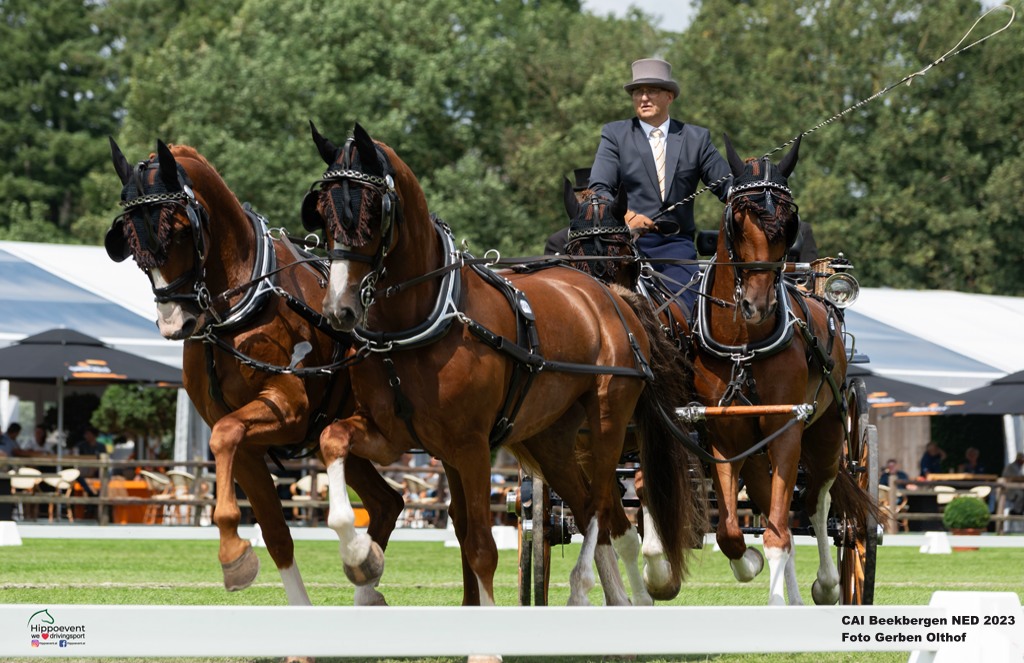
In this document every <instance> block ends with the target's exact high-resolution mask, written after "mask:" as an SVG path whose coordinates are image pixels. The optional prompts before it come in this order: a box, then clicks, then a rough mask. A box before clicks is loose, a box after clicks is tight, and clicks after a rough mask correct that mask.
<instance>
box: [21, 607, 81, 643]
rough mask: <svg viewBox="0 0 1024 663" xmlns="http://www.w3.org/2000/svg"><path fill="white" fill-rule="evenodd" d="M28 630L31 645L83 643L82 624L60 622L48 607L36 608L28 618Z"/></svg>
mask: <svg viewBox="0 0 1024 663" xmlns="http://www.w3.org/2000/svg"><path fill="white" fill-rule="evenodd" d="M27 625H28V632H29V639H30V641H31V645H32V646H33V647H60V648H63V647H69V646H73V645H84V644H85V625H84V624H62V623H60V622H58V621H57V620H56V619H54V617H53V615H51V614H50V609H49V608H46V609H44V610H38V611H36V612H34V613H32V616H31V617H29V618H28V624H27Z"/></svg>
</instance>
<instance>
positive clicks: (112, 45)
mask: <svg viewBox="0 0 1024 663" xmlns="http://www.w3.org/2000/svg"><path fill="white" fill-rule="evenodd" d="M101 13H102V4H101V3H96V2H86V1H83V0H54V1H53V2H32V1H31V0H4V1H3V2H0V53H2V54H3V55H2V60H3V62H4V66H3V67H2V68H0V88H2V89H3V90H4V94H3V95H2V96H0V200H2V201H4V204H2V205H0V229H3V230H4V231H5V236H7V237H9V238H14V239H27V238H31V239H35V240H37V241H38V240H51V239H52V240H54V241H60V240H61V237H62V236H63V235H65V234H67V233H68V231H69V229H70V227H71V224H72V222H73V221H74V220H75V219H76V218H77V216H78V215H79V214H80V213H81V212H82V201H81V180H82V178H83V177H84V176H85V175H86V173H88V172H89V171H90V170H91V169H92V168H94V167H95V166H96V165H97V164H98V163H99V162H100V160H101V159H103V158H104V156H105V149H106V148H105V146H104V145H103V142H102V139H103V138H104V137H105V136H107V135H108V134H112V133H115V131H116V130H117V128H118V126H119V115H118V114H119V111H120V108H121V102H120V96H119V81H118V79H117V76H116V74H115V72H114V69H113V68H112V66H111V63H112V54H113V52H114V51H115V49H116V41H117V35H116V34H115V33H113V32H112V31H110V30H108V29H106V28H105V27H103V25H102V23H101V21H100V20H99V16H100V14H101ZM26 210H27V211H28V213H27V214H26V213H25V212H26Z"/></svg>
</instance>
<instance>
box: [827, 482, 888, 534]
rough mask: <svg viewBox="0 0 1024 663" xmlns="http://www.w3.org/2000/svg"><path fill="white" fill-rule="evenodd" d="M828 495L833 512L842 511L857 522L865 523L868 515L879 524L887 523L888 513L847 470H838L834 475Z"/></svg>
mask: <svg viewBox="0 0 1024 663" xmlns="http://www.w3.org/2000/svg"><path fill="white" fill-rule="evenodd" d="M829 496H830V497H831V498H832V509H833V511H834V512H835V513H844V514H846V517H847V518H849V519H852V520H853V521H855V522H857V523H866V522H867V520H868V517H869V516H870V517H872V518H874V519H875V522H877V523H879V524H881V525H886V524H888V521H889V514H888V513H886V511H885V510H884V509H883V508H882V507H881V506H880V505H879V504H878V501H877V500H875V499H874V498H872V497H871V494H870V493H868V492H867V491H866V490H864V489H863V488H861V487H860V485H858V484H857V482H856V481H855V480H854V478H853V477H852V476H851V475H850V473H849V472H843V471H840V472H839V474H837V475H836V480H835V481H834V482H832V488H831V489H830V490H829Z"/></svg>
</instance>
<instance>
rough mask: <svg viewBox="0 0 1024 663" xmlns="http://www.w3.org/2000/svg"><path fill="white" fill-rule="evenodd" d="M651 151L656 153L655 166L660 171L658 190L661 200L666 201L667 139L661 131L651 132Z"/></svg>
mask: <svg viewBox="0 0 1024 663" xmlns="http://www.w3.org/2000/svg"><path fill="white" fill-rule="evenodd" d="M651 151H652V152H653V153H654V165H655V167H657V169H658V190H659V191H660V192H661V199H662V200H664V199H665V139H664V137H663V135H662V133H661V129H654V130H653V131H651Z"/></svg>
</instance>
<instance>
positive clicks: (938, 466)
mask: <svg viewBox="0 0 1024 663" xmlns="http://www.w3.org/2000/svg"><path fill="white" fill-rule="evenodd" d="M945 460H946V452H945V451H943V450H942V449H940V448H939V445H938V444H936V443H934V442H929V443H928V446H926V447H925V448H924V454H922V455H921V476H922V477H924V478H927V477H928V475H929V474H936V473H941V472H942V463H943V462H945Z"/></svg>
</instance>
